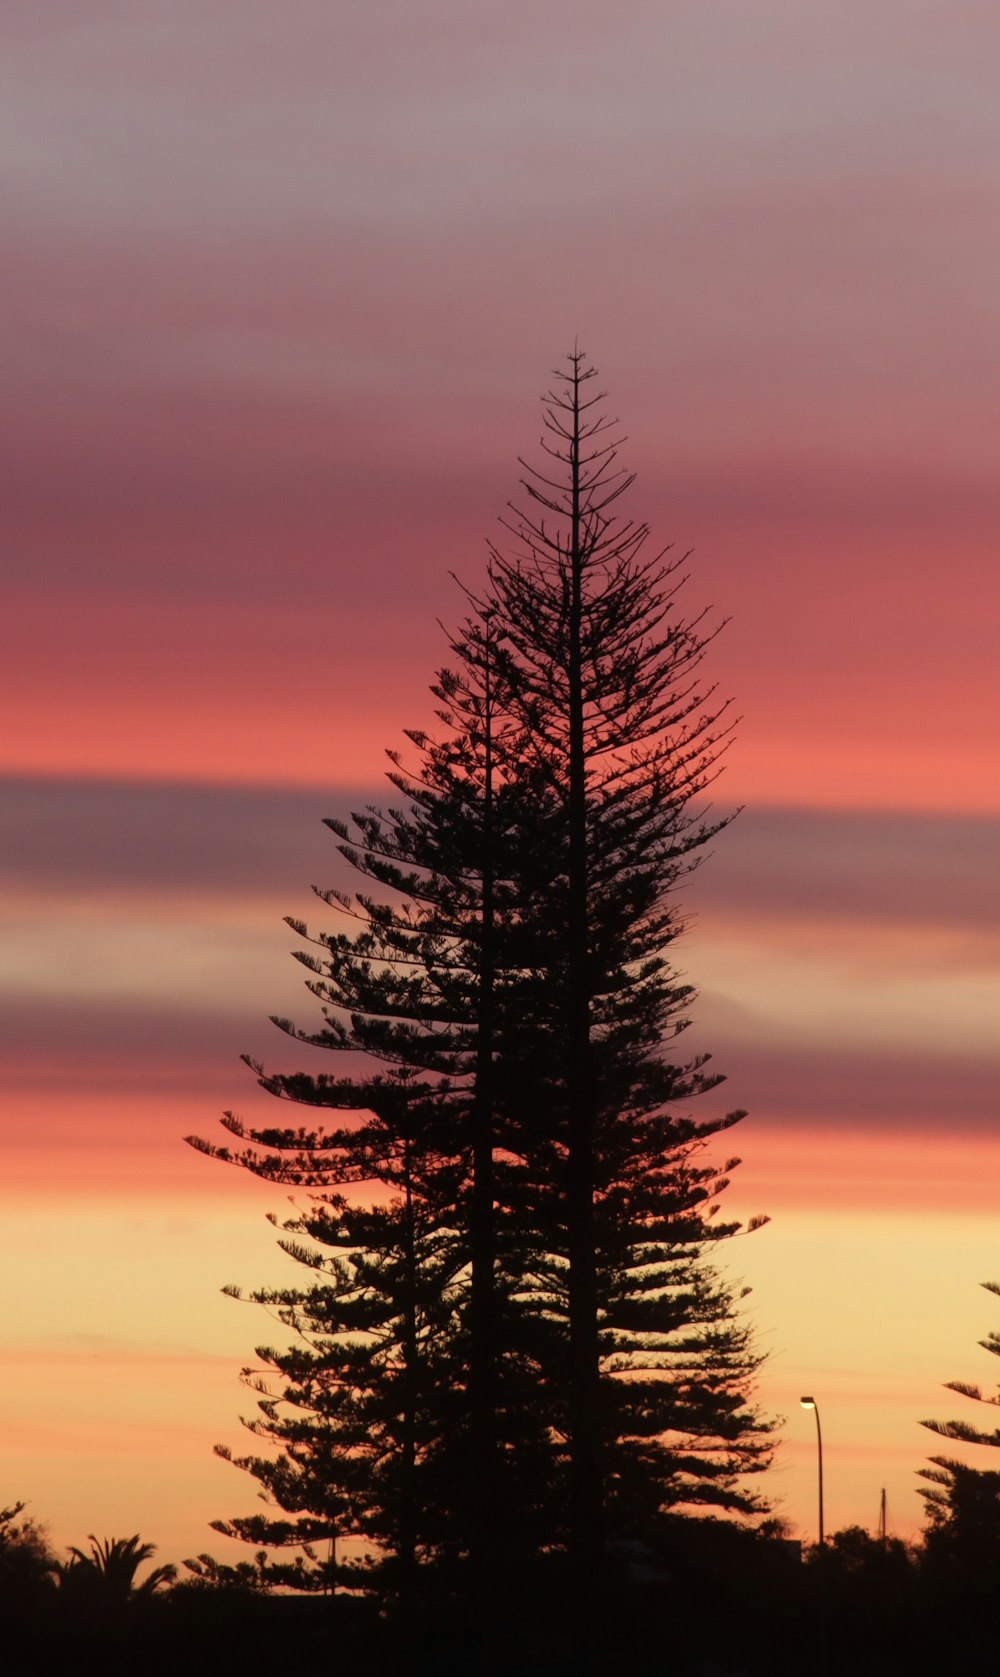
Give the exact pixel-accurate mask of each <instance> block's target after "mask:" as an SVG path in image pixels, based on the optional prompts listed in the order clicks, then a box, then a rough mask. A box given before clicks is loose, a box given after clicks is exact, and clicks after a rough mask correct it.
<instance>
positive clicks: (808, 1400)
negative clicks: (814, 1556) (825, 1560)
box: [799, 1397, 824, 1549]
mask: <svg viewBox="0 0 1000 1677" xmlns="http://www.w3.org/2000/svg"><path fill="white" fill-rule="evenodd" d="M799 1402H800V1404H801V1405H802V1408H803V1409H811V1410H812V1412H813V1414H814V1415H815V1416H816V1451H817V1454H818V1456H819V1546H820V1548H821V1549H822V1548H823V1545H824V1538H823V1434H822V1432H821V1431H820V1425H819V1404H818V1403H817V1402H816V1399H815V1398H814V1397H803V1398H799Z"/></svg>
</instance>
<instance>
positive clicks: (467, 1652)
mask: <svg viewBox="0 0 1000 1677" xmlns="http://www.w3.org/2000/svg"><path fill="white" fill-rule="evenodd" d="M136 1542H137V1540H134V1539H132V1540H129V1543H131V1544H135V1543H136ZM102 1547H103V1546H102ZM107 1547H108V1548H109V1549H114V1548H127V1547H128V1544H123V1545H107ZM141 1548H142V1551H143V1553H144V1554H145V1555H146V1556H147V1558H148V1550H147V1548H146V1546H145V1545H143V1546H141ZM998 1551H1000V1475H997V1474H992V1473H986V1474H980V1475H978V1476H977V1475H976V1474H975V1473H974V1472H972V1470H968V1476H967V1477H963V1475H962V1474H959V1478H958V1481H956V1483H955V1485H954V1495H953V1498H952V1502H951V1508H950V1513H949V1516H948V1517H940V1518H939V1519H938V1520H937V1522H936V1523H935V1525H934V1526H932V1527H931V1528H930V1530H929V1531H928V1533H927V1536H926V1540H925V1542H924V1543H923V1544H922V1545H919V1546H912V1547H911V1546H907V1545H905V1544H903V1543H901V1542H900V1541H898V1540H897V1539H894V1538H892V1537H890V1538H888V1539H886V1540H885V1541H882V1540H880V1539H878V1538H875V1537H872V1536H870V1535H869V1534H868V1533H867V1532H865V1531H862V1530H861V1529H860V1528H858V1527H850V1528H848V1529H847V1530H845V1531H840V1532H836V1533H834V1535H833V1536H832V1537H831V1538H830V1539H829V1540H828V1542H827V1544H826V1545H825V1547H824V1549H823V1550H822V1551H820V1550H819V1549H817V1548H814V1549H811V1550H809V1551H807V1552H806V1554H805V1555H804V1556H800V1553H799V1547H798V1545H797V1544H790V1543H788V1542H787V1540H783V1539H782V1537H781V1536H780V1534H778V1533H776V1532H775V1531H774V1530H772V1529H770V1528H768V1527H765V1528H763V1529H758V1530H756V1531H753V1530H750V1529H748V1528H746V1527H745V1526H740V1525H737V1524H734V1523H732V1522H726V1521H722V1520H698V1519H695V1520H683V1521H681V1520H678V1521H677V1522H676V1525H675V1528H674V1530H673V1531H671V1532H669V1533H665V1535H664V1541H663V1543H662V1546H661V1549H660V1551H659V1552H658V1553H656V1554H652V1553H648V1552H647V1553H644V1554H643V1555H642V1556H640V1557H633V1558H631V1559H629V1558H627V1557H624V1556H622V1557H619V1561H618V1563H617V1564H615V1565H612V1566H611V1568H610V1571H609V1576H608V1578H607V1579H606V1588H605V1590H604V1592H603V1596H602V1600H603V1611H604V1614H605V1622H604V1624H603V1625H602V1627H601V1636H600V1646H599V1648H598V1649H597V1650H596V1651H595V1656H594V1658H593V1660H592V1662H591V1664H590V1669H592V1670H594V1671H597V1672H601V1673H605V1672H606V1673H608V1677H611V1674H613V1673H617V1672H620V1671H629V1672H634V1673H635V1674H636V1677H800V1674H801V1673H802V1672H803V1671H808V1670H812V1671H817V1672H824V1673H826V1674H827V1677H893V1674H895V1673H899V1674H903V1673H910V1672H912V1673H918V1674H921V1677H952V1674H955V1677H957V1674H958V1673H963V1674H964V1673H966V1672H968V1671H969V1670H971V1669H979V1670H982V1671H984V1672H992V1671H995V1670H996V1669H997V1657H996V1622H995V1594H996V1576H997V1573H996V1567H997V1554H998ZM133 1558H134V1556H133ZM140 1558H141V1557H140ZM269 1570H270V1569H269V1566H268V1564H267V1561H266V1558H265V1557H263V1556H261V1557H259V1558H258V1559H256V1560H254V1561H253V1562H250V1561H248V1562H247V1563H246V1564H245V1565H242V1566H240V1567H237V1568H233V1567H225V1566H220V1565H218V1564H214V1563H211V1562H208V1561H207V1560H206V1559H204V1558H203V1559H202V1561H201V1562H195V1563H193V1570H188V1571H187V1574H186V1576H182V1577H181V1578H180V1579H176V1580H169V1579H168V1580H165V1581H164V1582H161V1583H160V1584H159V1586H158V1587H156V1588H148V1587H144V1582H145V1583H146V1584H148V1583H149V1580H150V1578H152V1577H154V1576H155V1574H152V1573H148V1572H147V1575H146V1579H145V1581H144V1579H143V1576H142V1574H141V1572H140V1573H138V1574H136V1572H135V1571H134V1570H133V1569H131V1568H130V1566H129V1564H128V1563H127V1562H126V1565H125V1566H124V1568H122V1567H119V1568H117V1569H116V1568H115V1567H114V1566H112V1567H111V1569H110V1576H107V1575H105V1573H104V1571H103V1568H101V1567H100V1566H98V1567H96V1568H90V1569H87V1568H74V1566H73V1565H72V1563H70V1564H69V1565H66V1564H65V1563H63V1564H62V1565H60V1563H59V1562H58V1561H57V1559H56V1557H55V1556H54V1554H53V1553H52V1551H51V1550H50V1548H49V1546H48V1544H47V1542H46V1540H45V1537H44V1534H43V1533H41V1532H40V1531H39V1530H38V1528H37V1527H35V1526H33V1525H32V1524H31V1522H29V1521H25V1520H24V1518H23V1517H21V1518H18V1517H17V1513H16V1511H15V1510H8V1511H7V1512H6V1514H4V1513H2V1512H0V1623H2V1650H0V1661H2V1669H3V1670H4V1672H10V1673H11V1674H12V1677H21V1674H22V1673H23V1674H25V1677H27V1674H28V1673H32V1674H34V1673H45V1674H46V1677H48V1674H50V1673H51V1674H52V1677H62V1674H64V1673H65V1674H67V1677H69V1674H70V1673H82V1674H89V1673H94V1674H96V1673H101V1674H103V1677H117V1674H118V1673H122V1674H125V1673H139V1672H141V1673H143V1674H144V1677H147V1674H148V1677H161V1674H163V1677H165V1674H167V1673H173V1672H184V1673H185V1674H187V1677H202V1674H208V1673H213V1674H219V1673H228V1672H235V1671H243V1670H248V1671H249V1670H254V1671H266V1670H274V1671H281V1672H282V1673H285V1674H287V1677H315V1673H317V1672H324V1671H331V1672H332V1671H334V1670H337V1671H340V1670H345V1669H346V1670H350V1671H352V1672H355V1673H362V1674H363V1673H371V1674H372V1677H389V1674H391V1673H396V1672H401V1673H412V1674H413V1677H477V1674H481V1677H507V1674H517V1677H571V1674H575V1673H576V1672H578V1671H579V1670H580V1669H581V1666H580V1659H579V1650H578V1648H577V1646H576V1645H575V1642H574V1639H573V1637H572V1636H571V1635H570V1633H569V1630H568V1628H567V1626H566V1625H565V1623H564V1622H562V1621H561V1620H560V1617H559V1615H558V1613H557V1612H554V1611H553V1601H552V1597H551V1595H550V1593H549V1592H548V1591H547V1590H546V1587H545V1581H544V1578H539V1577H537V1576H536V1577H534V1578H531V1579H525V1580H523V1581H521V1583H520V1584H519V1582H518V1581H517V1580H513V1581H512V1589H511V1593H510V1596H509V1598H508V1600H507V1602H506V1603H505V1610H504V1612H503V1614H502V1616H499V1617H497V1618H496V1619H495V1620H492V1621H490V1622H488V1623H485V1622H482V1621H478V1620H470V1618H469V1617H468V1616H467V1615H465V1614H463V1612H462V1611H461V1610H460V1608H459V1607H458V1606H457V1605H456V1604H451V1605H447V1604H443V1603H439V1604H438V1605H437V1606H436V1607H433V1608H432V1607H430V1606H428V1605H426V1604H425V1606H424V1608H423V1610H422V1611H421V1612H420V1613H419V1614H418V1615H417V1616H416V1617H415V1618H414V1619H412V1620H411V1621H410V1623H409V1624H408V1625H407V1626H405V1627H404V1626H403V1625H402V1624H401V1623H400V1622H399V1620H398V1619H394V1618H393V1617H392V1616H391V1615H390V1616H387V1615H385V1614H384V1613H381V1612H380V1610H379V1608H378V1605H377V1603H376V1602H375V1600H374V1599H373V1598H372V1597H371V1596H350V1595H342V1594H338V1595H326V1596H317V1595H300V1594H289V1593H281V1590H280V1587H279V1586H277V1585H276V1584H275V1583H274V1582H273V1581H272V1579H271V1578H270V1577H269ZM279 1570H280V1569H279Z"/></svg>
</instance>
